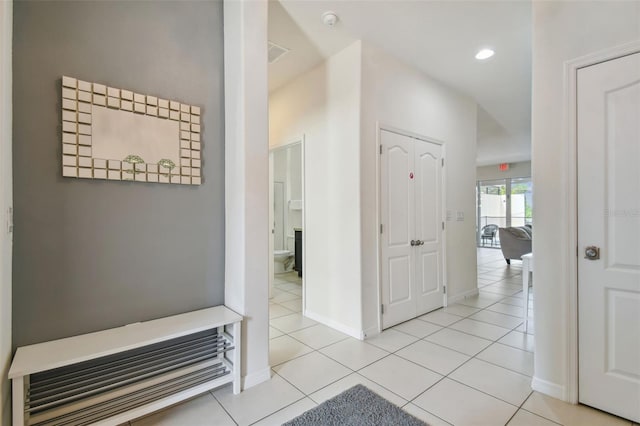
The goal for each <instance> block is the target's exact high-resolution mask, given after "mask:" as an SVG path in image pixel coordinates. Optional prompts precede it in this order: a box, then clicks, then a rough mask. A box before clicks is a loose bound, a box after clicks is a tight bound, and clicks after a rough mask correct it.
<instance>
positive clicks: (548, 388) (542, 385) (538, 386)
mask: <svg viewBox="0 0 640 426" xmlns="http://www.w3.org/2000/svg"><path fill="white" fill-rule="evenodd" d="M531 389H533V390H534V391H536V392H540V393H543V394H545V395H549V396H550V397H553V398H556V399H559V400H562V401H564V400H565V389H564V386H562V385H559V384H557V383H552V382H548V381H546V380H542V379H539V378H537V377H535V376H534V377H533V379H532V380H531Z"/></svg>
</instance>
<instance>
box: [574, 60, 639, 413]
mask: <svg viewBox="0 0 640 426" xmlns="http://www.w3.org/2000/svg"><path fill="white" fill-rule="evenodd" d="M577 107H578V129H577V131H578V277H579V283H578V293H579V297H578V303H579V309H578V311H579V351H580V352H579V359H580V363H579V380H580V388H579V399H580V402H582V403H584V404H588V405H591V406H594V407H596V408H599V409H601V410H604V411H608V412H610V413H613V414H616V415H618V416H621V417H624V418H627V419H630V420H633V421H635V422H640V167H639V164H640V54H634V55H630V56H626V57H622V58H619V59H615V60H612V61H608V62H603V63H600V64H597V65H593V66H590V67H586V68H583V69H581V70H579V71H578V105H577ZM589 246H594V247H597V248H599V253H597V249H594V250H593V251H592V252H591V253H589V252H588V251H587V249H588V247H589ZM588 255H591V257H592V258H590V259H588V258H585V257H586V256H588Z"/></svg>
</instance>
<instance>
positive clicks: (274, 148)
mask: <svg viewBox="0 0 640 426" xmlns="http://www.w3.org/2000/svg"><path fill="white" fill-rule="evenodd" d="M304 140H305V135H304V133H303V134H302V135H301V136H300V137H298V138H295V139H293V140H291V141H288V142H285V143H282V144H280V145H274V146H270V147H269V227H272V226H273V212H272V210H273V209H272V207H271V206H272V205H273V153H274V152H276V151H280V150H283V149H287V148H291V147H292V146H294V145H298V144H299V145H300V147H301V153H300V156H301V157H302V168H301V171H300V174H301V175H302V231H303V232H302V314H303V315H304V313H305V311H306V307H307V303H306V301H307V298H306V290H305V285H304V283H305V281H306V280H305V276H306V273H307V268H306V267H305V265H306V263H307V262H306V256H307V247H306V241H307V239H306V237H305V232H304V230H305V226H306V222H307V221H306V217H307V206H306V196H305V170H306V156H305V143H304ZM285 240H286V235H285ZM272 286H273V234H272V233H271V231H269V298H271V288H272Z"/></svg>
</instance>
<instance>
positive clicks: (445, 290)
mask: <svg viewBox="0 0 640 426" xmlns="http://www.w3.org/2000/svg"><path fill="white" fill-rule="evenodd" d="M442 292H443V293H444V294H447V286H446V285H443V286H442Z"/></svg>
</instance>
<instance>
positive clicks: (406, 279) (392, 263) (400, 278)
mask: <svg viewBox="0 0 640 426" xmlns="http://www.w3.org/2000/svg"><path fill="white" fill-rule="evenodd" d="M389 282H390V283H391V284H392V285H390V286H389V307H391V308H393V307H395V306H396V305H398V304H400V303H402V302H408V301H409V302H410V301H411V296H412V293H413V292H412V291H411V285H410V284H411V259H410V258H409V256H401V257H396V258H391V259H389Z"/></svg>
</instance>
